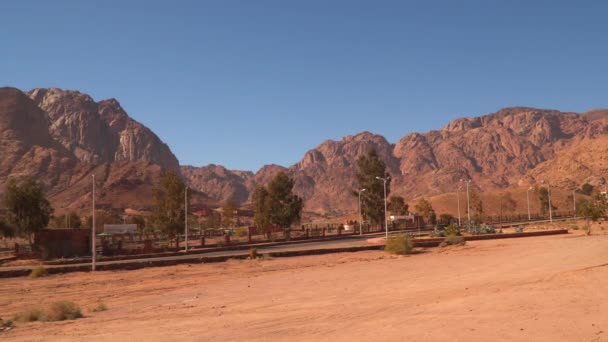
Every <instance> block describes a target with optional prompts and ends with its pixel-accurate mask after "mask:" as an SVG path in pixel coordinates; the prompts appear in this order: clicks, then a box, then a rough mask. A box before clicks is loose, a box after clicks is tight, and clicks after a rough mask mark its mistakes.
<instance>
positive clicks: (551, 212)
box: [541, 180, 553, 223]
mask: <svg viewBox="0 0 608 342" xmlns="http://www.w3.org/2000/svg"><path fill="white" fill-rule="evenodd" d="M541 183H543V184H545V181H544V180H543V181H541ZM546 184H547V197H548V199H549V222H551V223H553V209H552V208H551V207H552V205H551V185H549V182H547V183H546Z"/></svg>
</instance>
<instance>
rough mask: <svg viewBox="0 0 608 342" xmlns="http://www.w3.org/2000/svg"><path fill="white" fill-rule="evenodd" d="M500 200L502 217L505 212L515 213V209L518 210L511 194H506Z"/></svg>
mask: <svg viewBox="0 0 608 342" xmlns="http://www.w3.org/2000/svg"><path fill="white" fill-rule="evenodd" d="M499 200H500V216H501V217H502V214H503V213H504V212H507V213H513V212H514V211H515V209H516V208H517V203H516V202H515V200H514V199H513V196H512V195H511V193H510V192H505V193H503V194H502V195H500V198H499Z"/></svg>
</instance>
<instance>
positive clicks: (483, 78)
mask: <svg viewBox="0 0 608 342" xmlns="http://www.w3.org/2000/svg"><path fill="white" fill-rule="evenodd" d="M607 18H608V1H600V0H598V1H557V0H552V1H532V0H529V1H517V0H512V1H506V0H500V1H499V0H496V1H493V0H483V1H481V0H480V1H465V0H459V1H406V0H395V1H389V0H368V1H357V0H299V1H295V0H294V1H290V0H276V1H270V0H257V1H256V0H243V1H234V0H217V1H211V0H208V1H205V0H201V1H169V0H167V1H126V0H122V1H109V0H104V1H80V0H73V1H59V0H54V1H42V0H41V1H28V0H24V1H3V2H2V4H1V5H0V85H7V86H14V87H17V88H20V89H22V90H29V89H31V88H35V87H59V88H64V89H75V90H80V91H82V92H85V93H88V94H90V95H91V96H93V98H94V99H95V100H102V99H104V98H109V97H114V98H117V99H118V100H119V101H120V102H121V104H122V105H123V107H124V108H125V109H126V111H127V112H128V113H129V114H130V115H131V116H132V117H134V118H135V119H136V120H138V121H140V122H142V123H144V124H145V125H147V126H148V127H150V128H151V129H152V130H153V131H154V132H156V133H157V134H158V135H159V136H160V137H161V139H163V141H165V142H166V143H167V144H168V145H169V146H170V147H171V149H172V150H173V152H174V153H175V155H176V156H177V157H178V159H179V160H180V163H181V164H192V165H196V166H201V165H205V164H208V163H215V164H222V165H225V166H227V167H229V168H235V169H248V170H253V171H256V170H257V169H258V168H259V167H261V166H262V165H264V164H269V163H276V164H281V165H285V166H289V165H291V164H293V163H295V162H297V161H298V160H299V159H300V158H301V157H302V156H303V154H304V153H305V152H306V151H307V150H308V149H310V148H313V147H315V146H316V145H318V144H320V143H321V142H323V141H324V140H326V139H340V138H341V137H343V136H345V135H350V134H355V133H358V132H361V131H364V130H367V131H371V132H374V133H378V134H382V135H384V136H385V137H387V139H388V140H389V141H390V142H397V141H398V140H399V139H400V138H401V137H403V136H404V135H406V134H407V133H409V132H413V131H417V132H426V131H428V130H431V129H438V128H440V127H442V126H444V125H445V124H447V123H448V122H449V121H451V120H452V119H454V118H457V117H462V116H477V115H481V114H486V113H490V112H493V111H495V110H497V109H499V108H502V107H507V106H519V105H524V106H534V107H542V108H554V109H560V110H565V111H578V112H581V111H585V110H588V109H591V108H598V107H603V108H605V107H608V92H607V90H608V86H607V84H608V83H607V81H608V77H607V76H608V25H607V24H606V21H607V20H608V19H607Z"/></svg>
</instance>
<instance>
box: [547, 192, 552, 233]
mask: <svg viewBox="0 0 608 342" xmlns="http://www.w3.org/2000/svg"><path fill="white" fill-rule="evenodd" d="M547 188H548V191H547V193H548V195H549V222H551V223H553V209H552V208H551V207H552V206H553V205H551V186H550V185H549V183H547Z"/></svg>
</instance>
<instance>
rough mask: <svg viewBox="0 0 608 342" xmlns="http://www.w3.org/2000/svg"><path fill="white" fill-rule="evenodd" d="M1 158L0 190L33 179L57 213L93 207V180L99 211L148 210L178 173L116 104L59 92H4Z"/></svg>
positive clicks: (156, 142)
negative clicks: (163, 180)
mask: <svg viewBox="0 0 608 342" xmlns="http://www.w3.org/2000/svg"><path fill="white" fill-rule="evenodd" d="M0 155H1V156H2V158H1V159H0V190H1V189H2V188H3V187H4V186H5V184H6V181H7V180H8V179H9V178H11V177H21V176H25V175H30V176H33V177H35V178H37V179H39V180H40V181H42V182H43V183H44V184H45V186H46V188H47V191H48V193H49V195H50V198H51V201H52V202H53V204H54V205H55V207H56V208H57V209H58V210H61V208H63V207H69V208H70V209H73V210H82V209H84V208H86V207H89V206H90V205H89V203H90V191H91V190H90V188H91V177H90V176H91V175H92V174H93V173H95V175H96V177H97V184H98V189H99V193H98V195H99V203H100V205H101V206H108V207H116V208H121V207H125V206H135V207H138V206H140V207H145V206H148V205H150V204H151V191H152V187H153V186H154V184H155V183H156V181H157V180H158V178H159V177H160V174H161V172H162V170H165V169H173V170H179V164H178V161H177V158H175V156H174V155H173V153H171V150H170V149H169V147H167V145H166V144H164V143H163V142H162V141H161V140H160V139H159V138H158V137H157V136H156V135H155V134H154V133H153V132H152V131H150V130H149V129H148V128H146V127H145V126H143V125H142V124H140V123H138V122H137V121H135V120H133V119H131V118H130V117H129V116H128V115H127V113H126V112H125V111H124V110H123V109H122V107H121V106H120V104H119V103H118V101H116V100H114V99H109V100H104V101H100V102H95V101H94V100H93V99H92V98H91V97H90V96H88V95H86V94H82V93H80V92H77V91H65V90H61V89H56V88H50V89H34V90H32V91H30V92H28V93H23V92H21V91H20V90H18V89H14V88H1V89H0Z"/></svg>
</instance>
